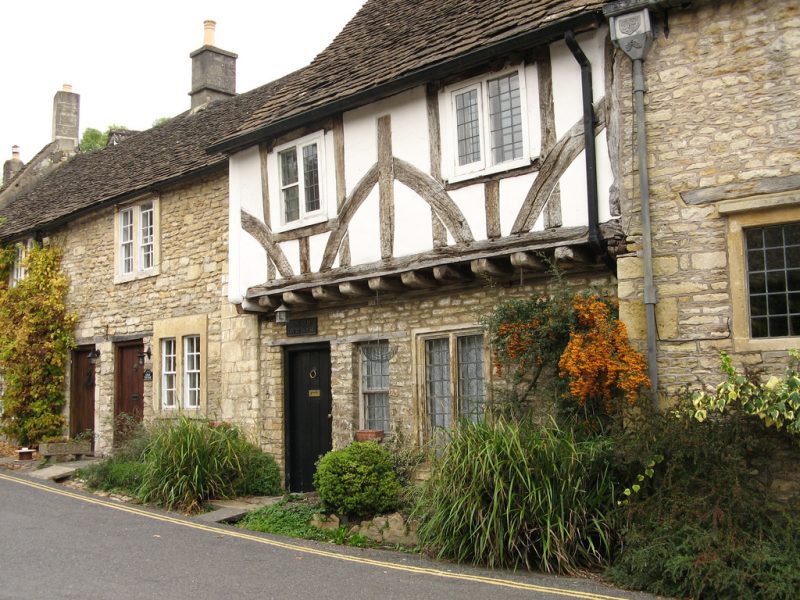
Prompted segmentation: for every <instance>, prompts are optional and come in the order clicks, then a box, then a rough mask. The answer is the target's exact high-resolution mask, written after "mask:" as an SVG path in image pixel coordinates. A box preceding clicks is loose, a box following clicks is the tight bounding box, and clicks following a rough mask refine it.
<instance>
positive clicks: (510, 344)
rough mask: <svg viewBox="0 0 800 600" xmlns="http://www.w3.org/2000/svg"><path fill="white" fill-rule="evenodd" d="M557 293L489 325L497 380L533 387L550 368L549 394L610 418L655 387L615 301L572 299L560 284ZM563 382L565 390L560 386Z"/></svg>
mask: <svg viewBox="0 0 800 600" xmlns="http://www.w3.org/2000/svg"><path fill="white" fill-rule="evenodd" d="M556 284H557V285H556V286H555V288H556V289H555V291H554V292H553V293H552V294H549V295H548V294H541V295H539V296H536V297H533V298H524V299H514V300H509V301H506V302H503V303H501V304H500V305H498V306H497V307H496V308H495V310H494V311H493V312H492V314H491V315H489V316H488V317H487V318H486V319H485V320H484V324H485V326H486V327H487V329H488V330H489V337H490V340H491V342H490V343H491V346H492V351H493V362H494V367H495V370H496V371H497V373H498V374H502V373H504V372H505V373H507V374H508V375H509V376H510V379H511V381H512V383H514V384H515V385H516V384H519V383H520V382H525V383H527V389H526V390H525V392H524V393H523V396H527V395H528V394H529V393H530V392H531V390H533V389H534V388H535V387H536V386H537V384H539V383H540V382H539V380H540V376H541V375H542V373H544V372H545V371H547V370H548V369H550V371H551V374H552V377H551V379H555V380H556V382H555V385H553V383H554V382H552V381H551V382H548V385H549V386H550V387H551V388H554V389H555V390H556V391H557V393H559V394H561V395H562V396H563V397H564V398H565V399H567V400H571V401H573V403H576V404H577V405H578V406H580V407H585V406H586V404H587V402H588V403H591V404H592V408H593V410H599V411H601V412H604V413H606V414H611V413H613V412H615V411H616V410H617V408H618V407H617V406H615V403H616V401H617V400H619V399H625V400H627V401H628V402H629V403H631V404H632V403H634V401H635V400H636V398H637V397H638V394H639V392H640V391H641V389H642V388H646V387H648V386H649V385H650V382H649V380H648V378H647V375H646V364H645V361H644V358H643V357H642V356H641V354H639V353H638V352H637V351H636V350H635V349H634V348H633V347H632V346H631V344H630V342H629V340H628V334H627V330H626V328H625V325H624V324H623V323H622V322H621V321H620V320H619V319H618V318H617V307H616V303H615V302H614V301H613V300H612V299H610V298H607V297H605V296H602V295H600V294H599V293H597V292H592V291H584V292H579V293H577V294H574V293H572V292H569V291H567V289H566V287H565V286H564V284H563V282H560V281H556ZM559 383H560V384H561V385H560V386H559V385H558V384H559Z"/></svg>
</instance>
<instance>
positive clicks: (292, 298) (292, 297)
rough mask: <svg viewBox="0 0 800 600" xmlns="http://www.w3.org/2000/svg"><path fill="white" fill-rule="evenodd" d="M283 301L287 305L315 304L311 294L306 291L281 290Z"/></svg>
mask: <svg viewBox="0 0 800 600" xmlns="http://www.w3.org/2000/svg"><path fill="white" fill-rule="evenodd" d="M283 301H284V303H286V304H288V305H289V306H295V305H297V304H304V305H309V304H315V302H314V298H313V296H311V294H309V293H308V292H283Z"/></svg>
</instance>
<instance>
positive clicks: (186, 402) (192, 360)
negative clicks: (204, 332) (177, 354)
mask: <svg viewBox="0 0 800 600" xmlns="http://www.w3.org/2000/svg"><path fill="white" fill-rule="evenodd" d="M182 345H183V365H182V368H183V406H184V408H187V409H190V410H195V409H198V408H200V399H201V385H202V368H203V365H202V362H201V359H202V352H201V346H200V336H199V335H196V334H193V335H185V336H183V339H182ZM193 378H196V383H197V385H193V383H192V379H193Z"/></svg>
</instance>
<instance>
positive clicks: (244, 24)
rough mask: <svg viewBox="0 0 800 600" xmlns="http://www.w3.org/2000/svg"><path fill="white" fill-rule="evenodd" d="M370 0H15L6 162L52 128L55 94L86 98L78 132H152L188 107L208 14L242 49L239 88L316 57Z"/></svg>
mask: <svg viewBox="0 0 800 600" xmlns="http://www.w3.org/2000/svg"><path fill="white" fill-rule="evenodd" d="M364 1H365V0H288V1H287V0H260V1H259V0H213V1H212V0H159V1H156V0H135V1H133V2H111V1H109V0H103V1H98V0H74V1H72V2H64V1H63V0H37V1H34V0H13V1H10V2H2V10H1V11H0V12H1V13H2V14H0V57H2V58H0V65H2V66H0V69H2V75H0V81H2V87H0V164H2V163H3V162H5V161H6V160H7V159H9V158H11V146H12V145H14V144H17V145H19V146H20V148H21V151H20V152H21V156H20V157H21V158H22V160H23V161H24V162H27V161H28V160H30V159H31V158H32V157H33V156H34V155H35V154H36V153H37V152H38V151H39V150H40V149H41V148H42V146H44V145H45V144H47V143H48V142H49V141H50V139H51V135H52V131H51V130H52V111H53V95H54V94H55V93H56V92H57V91H58V90H60V89H61V86H62V84H64V83H69V84H71V85H72V89H73V91H74V92H77V93H79V94H80V95H81V114H80V131H81V135H82V134H83V131H84V130H85V129H86V128H87V127H94V128H95V129H100V130H102V131H105V129H106V128H107V127H108V125H110V124H112V123H114V124H117V125H125V126H127V127H128V128H130V129H147V128H148V127H150V126H151V124H152V123H153V121H154V120H155V119H157V118H159V117H171V116H174V115H176V114H179V113H181V112H183V111H184V110H187V109H188V108H189V96H188V92H189V89H190V84H191V60H190V59H189V53H190V52H191V51H193V50H196V49H197V48H199V47H200V46H202V43H203V21H204V20H205V19H213V20H214V21H216V22H217V28H216V46H217V47H219V48H222V49H224V50H229V51H231V52H235V53H237V54H238V55H239V59H238V60H237V62H236V78H237V82H236V91H237V92H245V91H247V90H250V89H253V88H254V87H258V86H259V85H262V84H264V83H267V82H269V81H272V80H273V79H276V78H277V77H280V76H281V75H284V74H286V73H288V72H290V71H293V70H295V69H297V68H299V67H302V66H304V65H306V64H308V63H309V62H310V61H311V59H312V58H313V57H314V56H315V55H316V54H317V53H318V52H320V51H321V50H322V49H323V48H324V47H325V46H326V45H327V44H328V43H329V42H330V41H331V40H332V39H333V38H334V36H335V35H336V34H337V33H338V32H339V31H340V30H341V29H342V27H344V25H345V24H346V23H347V21H349V20H350V18H351V17H352V16H353V15H354V14H355V13H356V11H357V10H358V8H359V7H360V6H361V5H362V4H363V2H364Z"/></svg>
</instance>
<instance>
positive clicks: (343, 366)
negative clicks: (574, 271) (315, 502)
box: [261, 274, 614, 464]
mask: <svg viewBox="0 0 800 600" xmlns="http://www.w3.org/2000/svg"><path fill="white" fill-rule="evenodd" d="M568 281H569V284H570V285H571V286H574V287H575V288H576V289H584V288H586V287H589V286H594V287H598V288H600V287H605V288H607V289H608V288H610V289H612V290H613V287H614V284H613V281H612V279H611V277H610V276H607V275H589V274H585V275H573V276H570V277H569V278H568ZM547 286H548V280H546V279H539V280H536V281H533V282H531V283H526V284H525V285H522V286H520V285H519V284H517V283H515V284H513V285H499V284H498V285H493V286H486V285H480V284H477V285H474V284H473V285H467V286H460V287H450V288H443V289H439V290H436V291H430V292H424V293H423V292H417V293H407V294H403V295H400V296H397V297H393V296H392V295H391V294H383V293H382V294H381V295H380V296H379V297H376V298H373V299H370V300H369V301H365V302H362V303H360V304H357V303H353V304H347V305H343V306H336V307H330V308H324V307H320V308H319V309H317V310H315V311H314V312H313V313H311V312H309V313H307V314H303V313H301V312H299V311H296V310H295V311H293V312H292V313H291V317H296V318H302V317H304V316H305V317H311V316H314V317H317V319H318V335H317V336H314V337H309V338H287V337H286V331H285V326H284V325H277V324H276V323H274V322H273V321H269V320H266V319H265V320H262V322H261V339H262V355H261V364H262V367H263V371H262V384H263V391H264V396H263V399H262V400H263V402H264V410H263V411H262V415H263V416H264V430H263V432H262V438H261V441H262V446H263V447H264V448H265V449H266V450H268V451H269V452H271V453H272V454H273V455H275V456H276V457H277V458H278V460H279V462H280V463H281V464H283V463H284V447H285V439H284V435H285V434H284V422H283V416H284V414H285V412H284V393H285V391H284V383H283V348H284V347H285V346H286V345H289V344H298V343H312V342H320V341H327V342H329V343H330V346H331V375H332V376H331V391H332V409H333V410H332V431H333V447H334V448H335V449H336V448H341V447H343V446H346V445H348V444H349V443H350V442H352V441H353V439H354V434H355V431H356V430H357V429H358V428H359V412H360V406H359V402H360V398H359V371H360V366H359V361H360V350H359V345H360V344H363V343H369V340H377V339H387V340H388V341H389V344H390V348H391V350H392V352H393V355H392V356H391V358H390V360H389V408H390V421H391V422H390V427H391V429H392V431H393V432H394V431H398V430H399V431H400V432H401V433H402V435H403V437H404V438H405V439H406V440H410V441H412V442H416V441H420V440H422V439H423V438H424V437H425V429H426V427H425V423H426V419H425V414H424V413H425V409H424V405H423V404H424V371H420V369H422V368H423V367H424V357H423V356H421V349H422V348H424V346H423V345H422V344H421V343H420V341H419V340H420V337H421V336H424V335H425V334H431V333H436V332H442V333H443V332H449V331H457V330H460V329H467V330H469V329H480V323H481V318H482V317H483V316H484V315H486V314H488V313H489V312H490V311H491V310H492V309H493V308H494V306H496V304H497V303H498V302H500V301H501V300H504V299H508V298H513V297H527V296H531V295H533V294H538V293H540V292H541V291H543V290H545V289H547ZM484 358H485V360H486V369H485V373H486V376H487V384H488V388H489V389H490V397H489V398H488V399H487V400H488V401H492V398H491V392H492V391H495V390H496V385H495V384H496V382H494V381H492V378H493V373H492V369H491V365H490V359H489V353H488V352H487V353H486V354H485V357H484ZM420 379H421V380H422V382H420Z"/></svg>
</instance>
